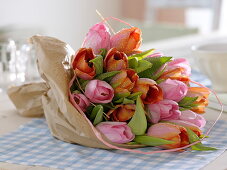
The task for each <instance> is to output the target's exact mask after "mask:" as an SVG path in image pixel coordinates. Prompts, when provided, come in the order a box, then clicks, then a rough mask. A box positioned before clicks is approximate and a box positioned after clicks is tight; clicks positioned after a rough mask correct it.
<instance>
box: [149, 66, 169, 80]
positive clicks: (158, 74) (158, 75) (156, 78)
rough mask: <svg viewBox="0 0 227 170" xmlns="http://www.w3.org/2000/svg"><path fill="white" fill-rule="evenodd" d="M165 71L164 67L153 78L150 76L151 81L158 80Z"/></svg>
mask: <svg viewBox="0 0 227 170" xmlns="http://www.w3.org/2000/svg"><path fill="white" fill-rule="evenodd" d="M165 69H166V67H164V68H163V69H162V71H160V72H158V73H156V74H154V75H153V76H151V79H153V80H158V78H159V77H160V76H161V75H162V74H163V73H164V71H165Z"/></svg>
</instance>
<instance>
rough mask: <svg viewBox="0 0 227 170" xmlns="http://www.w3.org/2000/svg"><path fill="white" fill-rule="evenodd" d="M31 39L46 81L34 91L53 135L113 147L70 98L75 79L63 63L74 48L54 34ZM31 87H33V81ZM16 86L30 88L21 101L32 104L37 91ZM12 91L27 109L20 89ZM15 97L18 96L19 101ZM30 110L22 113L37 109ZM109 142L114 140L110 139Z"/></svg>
mask: <svg viewBox="0 0 227 170" xmlns="http://www.w3.org/2000/svg"><path fill="white" fill-rule="evenodd" d="M30 42H31V43H32V44H33V45H34V47H35V50H36V55H37V57H38V61H37V64H38V69H39V72H40V75H41V77H42V78H43V79H44V80H45V82H46V84H45V85H44V84H40V87H37V88H35V89H34V91H37V92H36V93H35V94H39V95H38V96H39V97H38V96H37V95H36V97H35V98H36V99H37V98H38V99H39V101H41V104H40V103H39V109H40V111H39V113H41V110H42V108H43V111H44V114H45V117H46V120H47V124H48V126H49V129H50V131H51V134H52V135H53V136H54V137H56V138H58V139H60V140H62V141H65V142H69V143H76V144H80V145H84V146H88V147H94V148H103V149H111V148H110V147H108V146H106V145H105V144H103V142H101V141H100V140H99V139H98V138H97V134H95V133H94V130H93V128H92V126H91V123H90V122H89V120H88V119H87V118H86V117H85V116H84V113H83V114H81V113H80V112H79V111H78V110H77V109H76V108H75V107H74V106H73V105H72V104H71V102H70V100H69V82H70V80H71V79H72V75H71V74H69V72H68V71H66V70H65V68H64V66H63V64H62V62H63V61H64V60H65V58H69V59H70V57H71V56H73V55H74V54H75V52H74V50H73V49H72V48H71V47H70V46H69V45H68V44H66V43H64V42H62V41H60V40H58V39H55V38H51V37H45V36H33V37H31V38H30ZM69 62H70V61H69ZM37 85H38V84H36V86H37ZM30 86H33V87H34V84H33V85H31V84H30ZM38 86H39V85H38ZM41 86H43V87H41ZM17 88H19V89H23V90H25V89H24V88H27V90H25V91H26V92H27V95H29V97H28V98H22V101H20V102H22V103H25V102H28V103H31V104H32V103H33V97H32V95H33V93H34V92H31V91H29V90H28V89H30V88H28V87H26V86H22V87H17ZM11 91H15V92H16V95H15V93H14V95H15V96H17V97H15V96H14V95H13V94H12V93H10V94H9V96H11V99H12V100H13V102H14V104H15V105H19V106H20V107H18V109H19V110H23V109H24V108H23V106H22V105H21V104H20V102H19V98H18V96H21V95H22V94H21V93H20V90H16V89H11ZM44 91H45V92H44ZM14 98H17V100H16V102H15V99H14ZM31 104H30V105H29V106H30V110H32V106H31ZM37 105H38V104H37ZM34 107H35V106H34ZM25 110H26V109H25ZM30 110H29V109H27V110H26V112H25V111H23V112H21V113H24V115H26V116H34V115H35V112H30V113H31V115H29V111H30ZM37 110H38V109H37ZM102 137H103V138H104V139H105V141H108V140H107V139H106V138H105V137H104V136H102ZM108 142H109V143H111V142H110V141H108ZM111 144H112V145H115V146H118V147H123V148H138V147H141V145H126V144H113V143H111Z"/></svg>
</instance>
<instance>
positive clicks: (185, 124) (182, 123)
mask: <svg viewBox="0 0 227 170" xmlns="http://www.w3.org/2000/svg"><path fill="white" fill-rule="evenodd" d="M168 122H169V123H174V124H176V125H179V126H183V127H187V128H189V129H191V130H192V131H193V132H195V134H196V135H197V136H200V135H201V134H202V131H201V130H200V128H199V127H198V126H196V125H195V124H193V123H191V122H188V121H184V120H168ZM168 122H167V123H168Z"/></svg>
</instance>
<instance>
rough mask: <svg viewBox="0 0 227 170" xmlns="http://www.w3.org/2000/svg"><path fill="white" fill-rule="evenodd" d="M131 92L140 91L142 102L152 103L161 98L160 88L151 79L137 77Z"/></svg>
mask: <svg viewBox="0 0 227 170" xmlns="http://www.w3.org/2000/svg"><path fill="white" fill-rule="evenodd" d="M133 92H142V95H141V99H142V100H143V103H144V104H153V103H156V102H159V101H160V100H163V93H162V89H161V88H160V87H159V86H158V85H157V83H156V82H155V81H154V80H152V79H148V78H140V79H138V81H137V82H136V85H135V87H134V88H133Z"/></svg>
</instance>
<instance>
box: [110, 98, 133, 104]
mask: <svg viewBox="0 0 227 170" xmlns="http://www.w3.org/2000/svg"><path fill="white" fill-rule="evenodd" d="M114 102H115V103H116V104H134V103H135V102H134V100H130V99H127V98H125V97H124V98H120V99H118V100H116V101H114Z"/></svg>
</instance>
